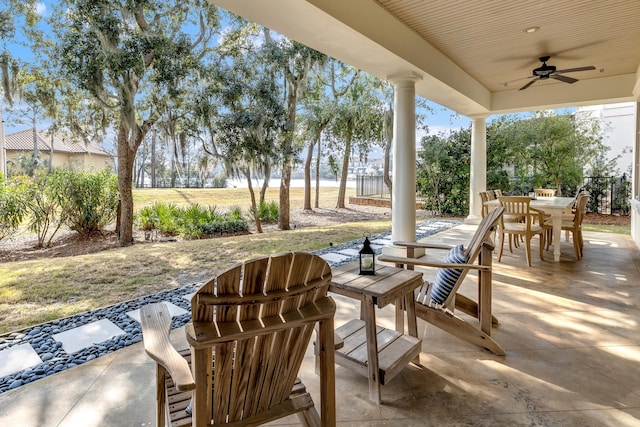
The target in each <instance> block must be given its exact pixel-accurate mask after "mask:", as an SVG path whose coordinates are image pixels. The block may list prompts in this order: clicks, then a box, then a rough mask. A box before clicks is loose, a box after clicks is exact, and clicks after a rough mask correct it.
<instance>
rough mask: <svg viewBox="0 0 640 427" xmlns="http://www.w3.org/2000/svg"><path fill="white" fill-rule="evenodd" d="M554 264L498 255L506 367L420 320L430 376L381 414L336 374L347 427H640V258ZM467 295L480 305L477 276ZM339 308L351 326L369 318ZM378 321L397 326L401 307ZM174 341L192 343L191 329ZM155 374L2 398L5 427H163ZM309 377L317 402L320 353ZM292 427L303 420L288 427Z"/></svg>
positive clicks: (603, 243)
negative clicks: (356, 318) (354, 321)
mask: <svg viewBox="0 0 640 427" xmlns="http://www.w3.org/2000/svg"><path fill="white" fill-rule="evenodd" d="M473 230H474V226H472V225H461V226H458V227H455V228H453V229H450V230H448V231H445V232H441V233H438V234H436V235H434V236H431V237H429V238H428V239H429V240H431V241H437V242H441V243H447V244H453V243H456V242H466V241H467V240H468V238H469V236H470V235H471V234H472V232H473ZM535 245H536V243H534V246H535ZM536 250H537V248H534V251H536ZM545 255H546V257H547V261H544V262H543V261H540V260H539V259H537V258H535V257H534V259H533V267H526V262H525V259H524V256H525V255H524V249H523V248H522V247H521V248H519V249H517V250H515V252H514V254H511V253H509V252H506V254H505V255H503V261H502V262H501V263H497V262H496V257H495V254H494V287H493V289H494V293H493V301H494V303H493V312H494V314H495V315H496V316H497V317H498V318H499V320H500V322H501V323H500V325H499V326H498V328H496V329H494V330H493V335H492V336H494V337H495V339H496V340H497V341H498V342H499V343H500V344H501V345H502V346H503V347H504V348H505V350H506V356H505V357H498V356H494V355H492V354H491V353H489V352H487V351H484V350H479V349H478V348H476V347H474V346H472V345H469V344H466V343H464V342H462V341H460V340H458V339H457V338H454V337H452V336H451V335H449V334H446V333H444V332H442V331H440V330H439V329H437V328H435V327H432V326H429V325H427V324H426V323H424V322H422V321H419V322H418V332H419V336H420V337H422V338H423V344H422V352H421V354H420V362H421V365H422V366H421V367H417V366H414V365H411V366H409V367H407V368H406V369H405V370H404V371H403V372H402V373H401V374H400V375H398V376H397V377H396V378H395V379H394V380H392V381H391V382H390V383H389V384H388V385H386V386H384V387H383V388H382V399H383V404H382V405H376V404H374V403H372V402H371V401H370V400H369V399H368V388H367V379H366V378H364V377H362V376H360V375H358V374H356V373H353V372H351V371H348V370H346V369H344V368H341V367H337V368H336V394H337V402H338V412H337V416H338V425H344V426H346V425H349V426H374V425H404V426H425V425H434V426H436V425H437V426H441V425H467V426H470V425H473V426H484V425H487V426H488V425H492V426H495V425H498V426H500V425H505V426H506V425H509V426H512V425H544V426H550V425H562V426H581V427H583V426H632V425H638V424H639V423H640V385H639V384H640V370H639V369H638V363H639V362H640V335H639V334H638V324H639V323H640V308H639V306H638V302H637V301H638V299H639V298H640V288H638V286H637V277H638V274H639V273H640V251H639V250H638V248H637V246H636V245H635V243H634V242H633V240H632V239H631V237H630V236H627V235H615V234H605V233H585V256H584V258H583V259H582V260H580V261H578V262H576V261H575V260H574V258H573V250H572V246H571V243H570V242H563V243H562V257H561V262H553V261H551V260H552V259H553V258H552V254H551V253H550V252H546V254H545ZM426 275H427V276H428V277H430V276H432V275H433V272H431V271H430V272H428V273H426ZM464 286H465V287H466V293H467V294H469V295H473V293H472V292H473V287H474V286H475V282H474V280H473V277H472V278H469V279H467V281H466V283H465V285H464ZM463 292H465V290H463ZM335 299H336V301H337V303H338V312H337V315H336V325H340V324H342V323H344V322H346V321H347V320H349V319H350V318H352V317H353V316H354V313H357V312H358V307H357V304H354V302H353V301H352V300H349V299H347V298H344V297H339V296H336V297H335ZM378 319H379V322H380V323H381V324H382V325H383V326H388V327H391V326H392V325H393V322H394V318H393V308H392V307H388V308H386V309H385V310H383V311H382V312H381V313H379V316H378ZM173 337H174V340H175V341H176V342H182V343H184V336H183V330H182V328H180V329H178V330H175V331H173ZM154 375H155V374H154V364H153V363H152V361H151V360H150V359H148V358H147V357H146V355H145V354H144V351H143V349H142V345H141V344H134V345H132V346H129V347H127V348H125V349H123V350H119V351H117V352H114V353H111V354H110V355H107V356H103V357H100V358H97V359H95V360H93V361H90V362H87V363H85V364H82V365H80V366H77V367H75V368H72V369H69V370H66V371H64V372H61V373H58V374H54V375H52V376H49V377H46V378H44V379H41V380H38V381H35V382H33V383H30V384H27V385H24V386H22V387H19V388H17V389H14V390H11V391H8V392H5V393H3V394H0V424H2V425H12V426H13V425H16V426H25V427H26V426H83V427H85V426H150V425H155V419H154V417H155V406H154V405H155V390H154ZM301 376H302V378H303V379H306V381H305V382H306V384H307V386H308V388H309V389H310V390H311V391H312V394H313V395H314V399H315V400H316V403H318V402H319V396H318V394H317V390H316V389H315V384H314V376H315V374H314V371H313V355H312V349H311V348H310V349H309V350H308V357H307V358H306V360H305V362H304V364H303V372H301ZM289 424H291V425H297V424H298V422H297V418H295V417H291V418H287V419H285V420H284V421H283V422H280V423H279V424H277V425H289ZM274 425H276V424H274Z"/></svg>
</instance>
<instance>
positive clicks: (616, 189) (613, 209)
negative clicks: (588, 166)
mask: <svg viewBox="0 0 640 427" xmlns="http://www.w3.org/2000/svg"><path fill="white" fill-rule="evenodd" d="M582 189H584V190H587V191H589V193H590V197H589V204H588V205H587V211H589V212H594V213H600V214H606V215H629V208H630V202H629V198H630V197H631V180H630V179H629V178H627V175H626V174H624V175H622V176H619V177H616V176H589V177H585V179H584V184H583V186H582Z"/></svg>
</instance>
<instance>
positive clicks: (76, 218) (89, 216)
mask: <svg viewBox="0 0 640 427" xmlns="http://www.w3.org/2000/svg"><path fill="white" fill-rule="evenodd" d="M51 183H52V185H53V186H54V188H55V189H56V190H57V192H58V196H59V201H60V207H61V209H62V211H63V212H65V217H64V222H65V224H66V225H67V226H68V227H69V228H70V229H71V230H75V231H77V232H78V233H79V234H80V235H83V236H88V235H91V234H92V233H95V232H98V231H101V230H103V229H104V228H105V226H107V225H108V224H110V223H112V222H113V221H114V220H115V218H116V214H117V212H118V200H119V198H120V193H119V192H118V177H117V176H116V175H114V174H112V173H111V172H110V171H108V170H104V171H102V172H99V173H90V172H75V171H72V170H67V169H58V170H56V171H54V172H53V173H52V174H51Z"/></svg>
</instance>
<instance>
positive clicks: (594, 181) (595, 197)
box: [356, 174, 631, 215]
mask: <svg viewBox="0 0 640 427" xmlns="http://www.w3.org/2000/svg"><path fill="white" fill-rule="evenodd" d="M580 190H587V191H589V193H590V195H591V197H589V204H588V205H587V211H588V212H594V213H600V214H605V215H629V209H630V202H629V198H630V197H631V180H630V179H629V178H628V177H627V175H626V174H624V175H622V176H589V177H585V179H584V182H583V185H582V187H581V188H580ZM577 192H578V189H577V188H564V187H563V188H562V194H564V195H567V196H569V195H574V194H577ZM518 194H519V193H518ZM523 194H526V193H523ZM356 195H357V196H359V197H367V196H369V197H373V196H375V197H382V198H390V194H389V189H388V188H387V186H386V184H385V183H384V179H383V177H382V176H370V175H364V176H357V177H356Z"/></svg>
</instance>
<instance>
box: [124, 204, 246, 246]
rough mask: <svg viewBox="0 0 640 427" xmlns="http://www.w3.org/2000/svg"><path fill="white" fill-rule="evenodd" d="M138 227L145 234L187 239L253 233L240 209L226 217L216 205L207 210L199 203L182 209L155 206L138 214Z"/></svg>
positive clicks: (173, 206)
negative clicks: (155, 233) (155, 232)
mask: <svg viewBox="0 0 640 427" xmlns="http://www.w3.org/2000/svg"><path fill="white" fill-rule="evenodd" d="M136 224H137V225H138V227H139V228H140V229H142V230H145V231H153V230H158V231H159V232H160V233H162V234H164V235H170V236H181V237H184V238H186V239H199V238H202V237H210V236H212V235H216V234H233V233H240V232H247V231H249V226H248V224H247V222H246V221H245V219H244V218H242V210H241V209H240V208H234V209H232V210H231V211H230V212H229V213H226V214H222V213H219V212H218V211H217V208H216V207H215V206H208V207H206V208H205V207H202V206H200V205H198V204H194V205H191V206H189V207H187V208H178V207H177V206H176V205H174V204H167V203H155V204H154V205H153V206H151V207H146V208H143V209H142V210H140V212H138V214H137V215H136Z"/></svg>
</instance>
